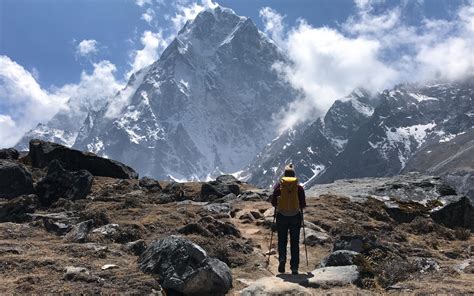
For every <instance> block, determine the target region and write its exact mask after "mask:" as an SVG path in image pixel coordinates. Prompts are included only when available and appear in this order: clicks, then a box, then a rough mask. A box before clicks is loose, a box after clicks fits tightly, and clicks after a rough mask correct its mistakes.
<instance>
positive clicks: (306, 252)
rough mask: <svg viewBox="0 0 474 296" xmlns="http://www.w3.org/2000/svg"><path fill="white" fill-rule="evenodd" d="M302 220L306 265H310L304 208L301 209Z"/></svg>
mask: <svg viewBox="0 0 474 296" xmlns="http://www.w3.org/2000/svg"><path fill="white" fill-rule="evenodd" d="M301 221H302V224H303V244H304V252H305V254H306V266H309V263H308V249H307V248H306V232H305V229H304V214H303V209H301Z"/></svg>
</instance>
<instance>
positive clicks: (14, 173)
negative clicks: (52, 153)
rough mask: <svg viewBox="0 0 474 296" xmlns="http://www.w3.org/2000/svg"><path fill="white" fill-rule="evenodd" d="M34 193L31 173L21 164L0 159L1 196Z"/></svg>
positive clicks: (8, 196) (11, 196) (10, 196)
mask: <svg viewBox="0 0 474 296" xmlns="http://www.w3.org/2000/svg"><path fill="white" fill-rule="evenodd" d="M30 193H33V179H32V178H31V174H30V173H29V172H28V171H27V170H26V169H25V167H23V166H22V165H20V164H16V163H14V162H11V161H7V160H0V198H7V199H10V198H14V197H17V196H20V195H23V194H30Z"/></svg>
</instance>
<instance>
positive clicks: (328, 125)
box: [242, 89, 374, 187]
mask: <svg viewBox="0 0 474 296" xmlns="http://www.w3.org/2000/svg"><path fill="white" fill-rule="evenodd" d="M373 104H374V102H373V101H371V99H370V94H369V93H368V92H367V91H365V90H363V89H356V90H355V91H354V92H352V93H351V94H350V95H349V96H347V97H345V98H343V99H342V100H337V101H335V102H334V104H333V105H332V106H331V108H330V109H329V110H328V111H327V113H326V115H325V116H324V118H323V119H321V118H318V119H316V120H315V121H314V122H311V123H309V124H308V123H306V124H301V125H299V126H297V127H294V128H292V129H290V130H288V131H285V132H284V133H282V134H281V135H279V136H278V137H277V138H275V139H274V140H273V141H272V142H271V143H270V144H268V145H267V146H266V147H265V148H264V150H263V151H262V152H261V153H259V154H258V155H257V157H256V158H255V160H254V161H252V163H251V164H250V165H249V166H248V167H247V168H246V170H245V171H244V173H243V174H242V175H243V176H245V177H246V179H247V181H248V182H250V183H252V184H257V185H259V186H264V187H265V186H269V185H271V184H272V183H273V182H274V181H275V180H277V179H278V178H279V177H280V176H281V175H282V174H283V170H284V167H285V165H286V164H288V163H293V164H295V166H296V167H297V170H298V177H299V180H300V181H301V182H303V184H305V183H307V182H309V181H312V180H314V179H315V178H316V177H317V176H318V175H319V174H320V173H322V172H323V171H324V170H325V169H326V168H328V167H330V166H331V165H332V163H333V161H334V160H335V159H336V157H337V155H338V153H340V152H341V151H343V150H344V148H345V146H346V143H347V141H348V139H349V137H350V135H351V134H353V133H354V132H355V131H356V130H357V128H358V127H359V126H360V125H362V124H363V123H365V122H366V121H367V120H368V118H369V117H370V116H371V115H372V113H373V111H374V109H373Z"/></svg>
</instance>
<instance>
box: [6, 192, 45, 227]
mask: <svg viewBox="0 0 474 296" xmlns="http://www.w3.org/2000/svg"><path fill="white" fill-rule="evenodd" d="M37 206H38V197H37V196H36V195H34V194H30V195H23V196H19V197H17V198H14V199H11V200H8V201H6V202H3V203H0V222H24V221H25V220H28V219H29V216H28V215H27V214H29V213H33V212H34V211H35V210H36V208H37Z"/></svg>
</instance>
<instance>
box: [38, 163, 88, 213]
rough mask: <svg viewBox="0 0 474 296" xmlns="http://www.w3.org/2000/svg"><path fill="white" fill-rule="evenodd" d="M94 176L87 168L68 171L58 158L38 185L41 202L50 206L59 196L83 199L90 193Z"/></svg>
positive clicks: (50, 165)
mask: <svg viewBox="0 0 474 296" xmlns="http://www.w3.org/2000/svg"><path fill="white" fill-rule="evenodd" d="M93 179H94V176H92V175H91V173H89V172H88V171H86V170H80V171H77V172H69V171H66V170H65V169H64V168H63V167H62V165H61V163H60V162H59V161H58V160H53V161H51V162H50V163H49V166H48V173H47V175H46V177H44V178H43V179H42V180H41V181H40V182H38V185H37V186H36V192H37V194H38V196H39V199H40V202H41V204H42V205H44V206H49V205H51V204H52V203H54V202H55V201H57V200H58V199H59V198H65V199H69V200H78V199H83V198H85V197H86V196H87V194H89V192H90V190H91V187H92V181H93Z"/></svg>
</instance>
